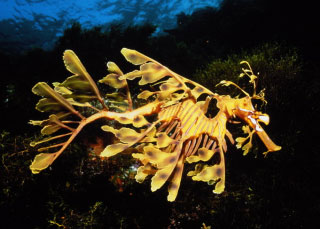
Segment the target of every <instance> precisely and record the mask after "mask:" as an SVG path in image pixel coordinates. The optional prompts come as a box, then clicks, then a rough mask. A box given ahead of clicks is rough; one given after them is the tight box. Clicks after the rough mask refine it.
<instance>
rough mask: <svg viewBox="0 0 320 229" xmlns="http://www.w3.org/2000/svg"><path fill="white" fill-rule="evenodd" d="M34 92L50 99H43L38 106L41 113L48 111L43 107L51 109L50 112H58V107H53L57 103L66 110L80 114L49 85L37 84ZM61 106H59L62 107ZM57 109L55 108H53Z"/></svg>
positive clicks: (33, 89)
mask: <svg viewBox="0 0 320 229" xmlns="http://www.w3.org/2000/svg"><path fill="white" fill-rule="evenodd" d="M32 92H33V93H34V94H36V95H39V96H43V97H46V98H48V99H41V100H40V101H39V103H38V104H37V107H36V108H37V109H38V110H40V111H46V110H47V109H44V108H43V107H46V106H47V107H49V108H48V111H49V110H50V109H54V110H56V109H57V108H56V107H57V105H56V104H55V105H53V103H52V102H54V101H55V102H57V103H58V104H60V105H61V106H62V107H64V108H66V109H67V110H69V111H71V112H72V113H78V112H77V111H76V110H75V109H74V108H73V106H72V105H71V104H70V103H69V102H68V101H67V100H66V99H65V98H63V97H62V96H61V95H60V94H59V93H57V92H55V91H54V90H53V89H52V88H51V87H50V86H49V85H48V84H47V83H45V82H39V83H37V84H36V85H35V86H34V87H33V88H32ZM60 105H59V106H60ZM53 107H55V108H53Z"/></svg>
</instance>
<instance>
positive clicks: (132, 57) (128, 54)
mask: <svg viewBox="0 0 320 229" xmlns="http://www.w3.org/2000/svg"><path fill="white" fill-rule="evenodd" d="M121 53H122V55H123V56H124V57H125V58H126V60H127V61H129V62H130V63H132V64H134V65H140V64H144V63H146V62H148V61H150V58H149V57H147V56H145V55H143V54H142V53H140V52H138V51H136V50H133V49H128V48H123V49H121Z"/></svg>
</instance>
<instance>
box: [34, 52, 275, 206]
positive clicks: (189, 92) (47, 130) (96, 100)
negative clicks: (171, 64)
mask: <svg viewBox="0 0 320 229" xmlns="http://www.w3.org/2000/svg"><path fill="white" fill-rule="evenodd" d="M121 53H122V54H123V55H124V57H125V58H126V60H127V61H129V62H131V63H132V64H134V65H138V66H139V69H137V70H134V71H132V72H129V73H126V74H124V73H123V72H122V71H121V70H120V68H119V67H118V66H117V65H116V64H115V63H113V62H108V64H107V67H108V70H109V72H110V73H109V74H108V75H107V76H106V77H104V78H103V79H101V80H100V81H99V82H100V83H104V84H107V85H109V86H111V87H113V88H115V89H117V92H115V93H112V94H106V95H105V96H102V95H101V92H100V91H99V90H98V87H97V85H96V84H95V82H94V81H93V80H92V78H91V76H90V75H89V73H88V72H87V71H86V69H85V67H84V66H83V65H82V63H81V61H80V60H79V58H78V57H77V56H76V54H75V53H74V52H73V51H71V50H66V51H65V52H64V55H63V60H64V63H65V66H66V68H67V70H68V71H70V72H71V73H73V74H74V75H72V76H70V77H69V78H67V79H66V80H65V81H64V82H62V83H54V84H53V86H54V88H52V87H50V86H49V85H48V84H47V83H44V82H40V83H38V84H36V85H35V86H34V87H33V89H32V91H33V93H35V94H37V95H39V96H42V97H43V98H42V99H40V101H39V103H38V104H37V106H36V109H38V110H39V111H41V112H49V113H50V116H49V118H48V119H47V120H43V121H30V123H31V124H33V125H40V126H41V127H42V130H41V133H42V134H43V135H53V134H55V133H57V132H63V130H64V133H61V134H59V135H55V136H51V137H47V138H44V139H43V140H41V141H38V142H32V143H31V145H32V146H37V145H40V144H43V143H47V142H50V141H53V140H60V141H61V140H62V139H66V140H64V141H62V143H57V144H53V145H50V146H46V147H42V148H39V149H38V151H40V152H41V151H48V150H50V149H58V150H56V151H55V152H53V153H40V154H38V155H37V156H36V157H35V159H34V161H33V162H32V164H31V166H30V169H31V170H32V172H33V173H39V172H40V171H41V170H43V169H45V168H47V167H48V166H50V165H51V164H52V163H53V162H54V160H55V159H56V158H57V157H58V156H59V155H60V154H61V153H62V152H63V151H64V150H65V149H66V147H67V146H68V145H69V144H70V143H71V142H72V141H73V139H74V138H75V137H76V136H77V134H78V133H79V132H80V131H81V130H82V128H83V127H84V126H86V125H87V124H89V123H91V122H93V121H95V120H97V119H107V120H115V121H117V122H118V123H119V124H121V125H123V127H122V128H120V129H115V128H114V127H112V126H109V125H104V126H102V130H103V131H107V132H111V133H112V134H114V136H115V137H116V138H118V139H119V142H118V143H115V144H111V145H108V146H107V147H106V148H105V149H104V150H103V151H102V153H101V154H100V156H101V157H112V156H115V155H117V154H118V153H121V152H123V151H125V150H126V149H129V148H135V149H136V150H135V153H133V154H132V156H133V157H134V158H136V159H137V160H139V161H140V162H141V166H140V167H139V168H138V170H137V174H136V180H137V182H140V183H141V182H143V181H144V180H145V179H146V178H147V177H148V176H149V175H151V176H152V178H151V190H152V191H156V190H158V189H159V188H161V187H162V186H163V185H164V184H165V183H168V192H169V195H168V201H174V200H175V199H176V197H177V194H178V190H179V186H180V183H181V177H182V174H183V168H184V165H185V163H186V162H188V163H197V164H196V165H195V170H194V171H190V172H189V173H188V174H187V175H188V176H191V177H192V180H195V181H204V182H209V183H210V184H215V186H214V190H213V192H214V193H221V192H223V191H224V188H225V158H224V153H225V152H226V151H227V142H226V137H227V139H229V141H230V142H231V143H232V144H234V140H233V137H232V135H231V133H230V132H229V131H228V130H227V128H226V124H227V122H228V121H231V120H232V119H234V118H240V119H242V120H243V121H244V122H245V123H246V125H244V126H243V131H244V132H245V133H246V134H248V137H246V138H243V137H240V138H237V139H236V142H237V145H236V146H237V148H242V149H243V151H244V153H243V154H244V155H246V154H247V153H248V152H249V150H250V148H251V147H252V142H251V140H252V136H253V134H254V133H256V134H257V135H258V136H259V137H260V139H261V140H262V142H263V143H264V144H265V146H266V147H267V150H268V151H267V152H271V151H277V150H280V149H281V147H280V146H277V145H276V144H274V143H273V142H272V140H271V139H270V138H269V137H268V135H267V134H266V132H265V131H264V130H263V128H262V127H261V126H260V124H259V122H263V123H265V124H266V125H267V124H268V123H269V116H268V115H266V114H262V113H261V112H259V111H256V110H255V109H254V107H253V106H252V102H251V99H261V100H263V101H264V93H263V91H262V92H260V93H259V94H256V80H257V76H255V75H254V73H253V71H252V69H251V67H250V65H249V63H247V62H242V63H241V64H245V65H246V66H247V68H243V69H242V70H243V73H242V74H241V75H240V77H243V76H248V77H249V79H250V81H249V82H250V83H251V84H253V88H254V93H253V95H252V96H250V95H249V93H247V92H245V91H244V90H243V89H241V88H240V87H239V86H238V85H236V84H235V83H233V82H231V81H225V80H224V81H222V82H221V83H220V84H221V85H224V86H229V85H233V86H235V87H236V88H238V89H240V90H241V91H242V92H243V93H244V95H245V96H244V97H242V98H231V97H230V96H228V95H218V94H216V93H213V92H211V91H210V90H209V89H207V88H205V87H203V86H202V85H200V84H198V83H196V82H193V81H191V80H189V79H187V78H185V77H183V76H180V75H178V74H177V73H175V72H173V71H171V70H170V69H169V68H167V67H165V66H163V65H161V64H160V63H158V62H157V61H155V60H153V59H151V58H149V57H147V56H145V55H143V54H141V53H139V52H137V51H135V50H131V49H127V48H123V49H122V50H121ZM136 78H139V79H140V80H139V85H147V84H152V86H153V88H157V89H156V90H155V91H149V90H144V91H142V92H141V93H140V94H139V95H137V97H138V98H139V99H142V100H145V105H143V106H141V107H137V108H135V107H133V102H132V99H131V94H130V90H129V84H128V82H127V81H128V80H133V79H136ZM122 91H123V92H122ZM203 94H204V95H206V96H207V98H206V100H205V101H198V99H199V98H200V96H201V95H203ZM212 99H216V100H217V107H218V109H219V112H218V113H217V115H216V116H215V117H213V118H208V117H207V116H206V112H207V109H208V105H209V103H210V101H211V100H212ZM93 104H95V106H93ZM78 107H81V112H80V111H79V110H78V109H77V108H78ZM84 110H90V112H84ZM88 113H89V114H90V115H88ZM154 114H156V116H155V115H154ZM214 156H215V158H216V159H218V160H214V161H213V160H212V158H213V157H214ZM206 163H209V164H206ZM210 163H211V165H210Z"/></svg>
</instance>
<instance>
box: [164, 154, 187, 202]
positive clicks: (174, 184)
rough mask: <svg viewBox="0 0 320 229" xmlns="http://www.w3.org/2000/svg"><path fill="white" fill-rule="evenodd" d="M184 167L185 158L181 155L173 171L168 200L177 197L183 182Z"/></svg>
mask: <svg viewBox="0 0 320 229" xmlns="http://www.w3.org/2000/svg"><path fill="white" fill-rule="evenodd" d="M183 167H184V160H183V157H181V158H180V159H179V161H178V163H177V165H176V167H175V169H174V171H173V172H172V175H171V176H172V177H171V178H170V184H169V187H168V192H169V195H168V197H167V199H168V201H170V202H172V201H174V200H175V199H176V198H177V195H178V191H179V187H180V183H181V177H182V172H183Z"/></svg>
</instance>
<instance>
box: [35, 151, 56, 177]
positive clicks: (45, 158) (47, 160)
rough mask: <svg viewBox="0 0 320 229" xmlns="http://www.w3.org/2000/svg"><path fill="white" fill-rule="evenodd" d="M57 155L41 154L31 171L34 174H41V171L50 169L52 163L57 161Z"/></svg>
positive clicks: (36, 158)
mask: <svg viewBox="0 0 320 229" xmlns="http://www.w3.org/2000/svg"><path fill="white" fill-rule="evenodd" d="M56 157H57V153H40V154H38V155H37V156H36V157H35V158H34V160H33V162H32V164H31V165H30V169H31V171H32V173H33V174H37V173H40V172H41V170H44V169H46V168H48V167H49V166H50V165H51V164H52V162H53V161H54V160H55V159H56Z"/></svg>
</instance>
